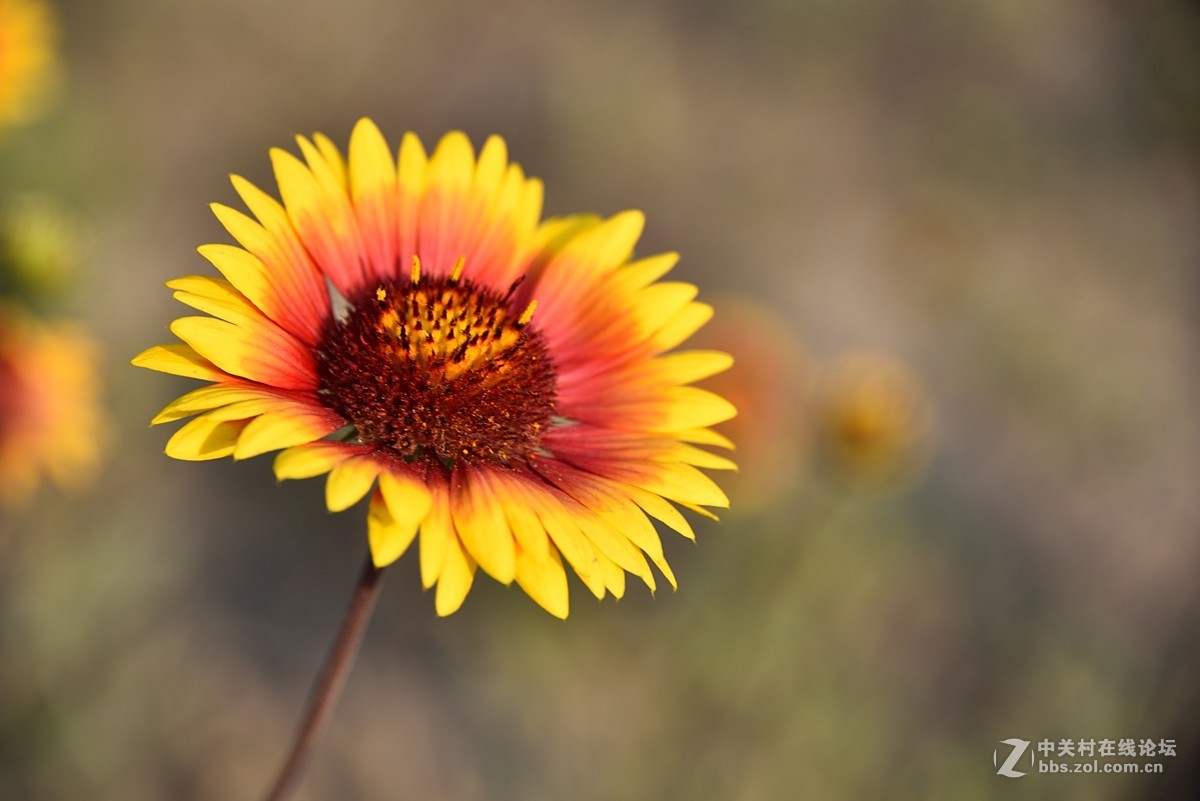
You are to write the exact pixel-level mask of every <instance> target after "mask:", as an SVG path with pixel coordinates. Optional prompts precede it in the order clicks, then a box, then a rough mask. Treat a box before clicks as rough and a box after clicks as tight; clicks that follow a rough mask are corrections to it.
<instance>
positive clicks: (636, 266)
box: [617, 253, 679, 290]
mask: <svg viewBox="0 0 1200 801" xmlns="http://www.w3.org/2000/svg"><path fill="white" fill-rule="evenodd" d="M678 263H679V254H678V253H659V254H657V255H655V256H647V257H646V258H644V259H638V260H637V261H631V262H630V263H629V264H627V265H625V266H624V267H622V268H621V270H620V272H618V273H617V275H618V276H619V277H620V279H621V280H622V281H624V282H625V283H626V286H627V287H628V288H629V289H630V290H634V289H641V288H642V287H645V286H649V285H650V284H652V283H654V282H655V281H657V280H658V279H660V278H662V277H663V276H664V275H666V274H667V273H669V272H670V271H671V268H673V267H674V266H675V265H676V264H678Z"/></svg>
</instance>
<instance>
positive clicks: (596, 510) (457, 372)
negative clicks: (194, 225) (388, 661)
mask: <svg viewBox="0 0 1200 801" xmlns="http://www.w3.org/2000/svg"><path fill="white" fill-rule="evenodd" d="M298 143H299V147H300V150H301V152H302V155H303V159H304V160H303V161H301V160H300V159H298V158H296V157H295V156H293V155H291V154H290V153H287V152H285V151H282V150H273V151H272V152H271V160H272V163H273V165H274V168H275V177H276V180H277V182H278V184H279V191H280V195H281V198H282V203H280V202H277V201H276V200H275V199H274V198H272V197H270V196H269V195H267V194H266V193H264V192H263V191H261V190H259V189H258V188H256V187H255V186H253V185H252V184H250V183H249V182H247V181H245V180H243V179H242V178H239V177H234V178H233V184H234V188H235V189H236V190H237V192H238V194H239V195H240V196H241V198H242V200H243V201H244V202H245V203H246V206H247V207H248V208H249V210H250V212H251V214H252V215H253V216H248V215H246V214H243V213H241V212H239V211H235V210H234V209H232V208H229V207H226V206H222V205H214V206H213V209H214V211H215V213H216V215H217V217H218V218H219V219H220V221H221V222H222V223H223V224H224V225H225V227H226V229H227V230H228V231H229V233H230V234H231V235H232V236H233V237H234V238H235V239H236V240H237V241H238V242H239V243H240V247H238V246H232V245H208V246H205V247H202V248H201V249H200V252H201V254H202V255H204V256H205V257H206V258H207V259H208V260H209V261H211V262H212V263H213V264H214V265H215V266H216V268H217V269H218V270H219V271H220V272H221V273H222V275H223V276H224V278H216V277H210V276H195V277H190V278H181V279H178V280H175V281H171V282H170V283H169V284H168V286H170V287H171V288H173V289H175V290H176V291H175V297H176V298H177V299H179V300H180V301H182V302H183V303H185V304H187V305H189V306H192V307H193V308H196V309H199V310H200V311H202V312H205V313H207V314H208V315H211V316H196V317H184V318H181V319H179V320H176V321H175V322H174V324H172V326H171V330H172V332H173V333H174V334H175V335H176V336H178V337H179V338H180V339H181V340H183V342H182V343H175V344H170V345H162V346H159V347H154V348H151V349H149V350H147V351H145V352H144V353H142V354H141V355H139V356H138V357H137V358H136V359H135V360H134V363H135V364H138V365H140V366H143V367H148V368H150V369H154V370H160V371H162V372H167V373H174V374H178V375H184V376H189V377H193V378H199V379H202V380H205V381H208V382H210V383H209V384H208V385H207V386H205V387H203V388H200V389H197V390H194V391H192V392H189V393H188V394H186V395H184V396H182V397H181V398H179V399H177V400H176V401H174V402H172V403H171V404H169V405H168V406H167V407H166V408H165V409H164V410H163V411H162V412H161V413H160V414H159V415H158V417H156V418H155V422H166V421H170V420H178V419H181V418H185V417H191V416H193V415H196V416H195V417H194V419H192V420H191V421H189V422H188V423H186V424H185V425H184V426H183V427H182V428H180V429H179V431H178V432H176V433H175V435H174V436H173V437H171V439H170V441H169V442H168V444H167V453H168V454H169V455H171V456H174V457H176V458H180V459H214V458H220V457H223V456H232V457H234V458H235V459H240V458H246V457H250V456H255V455H258V454H261V453H265V452H267V451H271V450H276V449H283V450H282V452H281V453H279V455H278V456H277V457H276V459H275V473H276V475H277V476H278V477H279V478H280V479H290V478H307V477H313V476H318V475H322V474H328V477H327V479H326V501H327V505H328V507H329V508H330V509H331V510H333V511H340V510H343V509H346V508H348V507H350V506H351V505H353V504H354V503H356V502H358V501H359V500H360V499H362V498H363V497H365V496H367V495H368V494H369V495H370V505H369V510H368V515H367V529H368V538H369V542H370V547H371V553H372V556H373V559H374V561H375V563H376V565H378V566H384V565H387V564H389V563H391V562H392V561H394V560H395V559H397V558H398V557H399V556H400V555H401V554H403V553H404V552H405V551H406V550H407V549H408V547H409V545H410V544H411V543H412V542H413V541H414V539H416V538H418V536H419V549H420V566H421V577H422V581H423V583H424V585H425V586H426V587H427V588H428V587H432V586H434V585H436V586H437V593H436V607H437V611H438V613H439V614H443V615H446V614H450V613H452V612H454V611H455V610H456V609H458V607H459V606H460V605H461V603H462V602H463V599H464V598H465V597H466V595H467V592H468V591H469V589H470V587H471V584H472V581H473V579H474V576H475V573H476V568H477V567H479V568H482V569H483V570H484V572H486V573H488V574H489V575H491V576H492V577H493V578H494V579H496V580H497V581H500V582H502V583H504V584H509V583H511V582H513V581H514V580H515V581H516V582H517V583H518V584H519V585H520V586H521V587H522V588H524V589H525V591H526V592H528V594H529V595H530V596H531V597H532V598H533V599H534V600H535V601H537V602H538V603H539V604H541V605H542V606H543V607H544V608H545V609H547V610H548V611H549V612H551V613H552V614H555V615H557V616H559V617H565V616H566V614H567V580H566V572H565V570H564V568H563V561H564V560H565V561H566V563H567V564H568V565H569V566H570V567H571V568H572V569H573V570H574V572H575V573H577V574H578V575H579V577H580V578H581V579H582V581H583V583H584V584H585V585H586V586H587V587H588V589H589V590H591V591H592V593H593V594H595V595H596V596H597V597H598V598H600V597H603V596H604V595H605V594H606V592H607V593H612V594H613V595H615V596H617V597H620V596H621V595H622V594H623V593H624V589H625V574H626V572H629V573H633V574H635V575H637V576H638V577H640V578H641V579H642V580H643V581H645V583H646V584H647V585H648V586H649V587H650V588H651V589H654V587H655V578H654V574H653V573H652V572H651V569H650V567H649V563H650V562H652V563H654V564H655V565H656V566H657V567H658V569H659V570H660V571H661V572H662V574H663V575H664V576H665V577H666V578H667V580H668V581H669V582H670V583H671V585H672V586H674V584H675V578H674V576H673V574H672V572H671V569H670V567H669V566H668V565H667V562H666V560H665V559H664V557H663V550H662V544H661V542H660V541H659V537H658V534H657V532H656V530H655V527H654V525H653V523H652V522H651V520H650V518H655V519H658V520H660V521H662V522H664V523H666V524H667V525H668V526H670V527H671V528H673V529H675V530H676V531H679V532H680V533H682V534H684V535H685V536H688V537H691V536H693V535H692V530H691V528H690V526H689V524H688V522H687V520H686V519H684V517H683V516H682V515H681V514H680V512H679V510H678V509H677V508H676V506H675V505H674V504H678V505H679V506H683V507H686V508H689V509H692V510H695V511H698V512H701V513H704V514H709V513H708V512H707V511H706V510H705V509H704V507H725V506H727V505H728V501H727V500H726V498H725V495H724V494H723V493H722V492H721V490H720V489H719V488H718V487H717V486H716V484H714V483H713V482H712V481H711V480H710V479H709V478H708V477H707V476H706V475H705V474H704V473H702V472H701V471H700V470H699V469H697V468H698V467H707V468H717V469H720V468H730V467H732V464H731V463H730V462H729V461H728V460H727V459H725V458H723V457H720V456H717V455H715V454H713V453H710V452H708V451H706V450H704V449H702V448H699V447H696V444H703V445H718V446H727V445H728V442H727V440H725V439H724V438H723V437H720V436H718V435H716V434H714V433H713V432H711V431H710V430H709V428H708V426H710V425H713V424H715V423H718V422H720V421H722V420H725V419H728V418H730V417H732V416H733V415H734V414H735V412H734V409H733V407H732V406H731V405H730V404H729V403H728V402H726V401H725V400H724V399H722V398H720V397H719V396H717V395H714V394H712V393H710V392H707V391H705V390H702V389H699V388H697V387H693V386H689V384H691V383H692V382H694V381H697V380H700V379H702V378H704V377H706V376H709V375H712V374H714V373H717V372H720V371H722V370H724V369H726V368H727V367H728V366H729V365H730V361H731V360H730V359H729V357H728V356H726V355H725V354H722V353H717V352H712V351H684V352H674V353H668V351H672V350H673V349H674V348H675V347H676V346H677V345H679V344H681V343H682V342H683V341H684V340H686V339H687V338H688V337H689V336H690V335H691V334H692V333H693V332H694V331H696V330H697V329H698V328H699V327H700V326H702V325H703V324H704V323H705V322H706V321H707V320H708V318H709V317H710V315H711V312H712V310H711V308H710V307H709V306H707V305H705V304H703V303H699V302H697V301H695V300H694V297H695V295H696V289H695V287H693V286H691V285H689V284H685V283H676V282H660V281H659V280H658V279H659V278H661V277H662V276H663V275H664V274H666V273H667V271H669V270H670V269H671V267H672V266H674V264H675V262H676V259H677V257H676V256H675V255H674V254H665V255H660V256H653V257H650V258H645V259H639V260H636V261H634V260H631V256H632V252H633V247H634V244H635V243H636V241H637V239H638V237H639V236H640V234H641V230H642V224H643V219H642V215H641V214H640V213H638V212H624V213H622V214H618V215H616V216H614V217H612V218H610V219H607V220H604V219H600V218H598V217H595V216H590V215H586V216H574V217H567V218H562V219H551V220H545V221H542V220H541V205H542V185H541V182H540V181H538V180H536V179H530V178H526V176H525V174H524V172H523V171H522V170H521V168H520V167H519V166H517V165H516V164H510V163H509V162H508V157H507V152H506V148H505V144H504V142H503V140H501V139H500V138H498V137H491V138H490V139H488V140H487V142H486V143H485V144H484V146H483V148H482V150H481V151H480V152H479V154H478V157H476V155H475V153H474V151H473V149H472V146H471V144H470V142H469V141H468V139H467V137H466V136H464V135H463V134H461V133H457V132H456V133H450V134H448V135H446V136H445V137H444V138H443V139H442V140H441V142H440V143H439V144H438V146H437V148H436V149H435V150H434V152H433V154H432V156H428V157H427V156H426V153H425V151H424V149H423V148H422V146H421V143H420V141H419V140H418V139H417V137H416V136H414V135H412V134H407V135H405V137H404V139H403V141H402V143H401V146H400V150H399V157H398V159H394V158H393V155H392V150H391V149H390V148H389V146H388V145H387V143H386V142H385V140H384V138H383V136H382V135H381V134H380V132H379V130H378V129H377V128H376V127H375V125H374V124H373V123H372V122H370V121H369V120H362V121H360V122H359V123H358V125H357V126H356V127H355V129H354V132H353V135H352V136H351V139H350V147H349V154H348V158H347V159H343V157H342V154H341V153H339V151H338V150H337V148H336V147H335V146H334V145H333V144H332V143H331V142H330V141H329V140H328V139H327V138H325V137H324V136H321V135H319V134H318V135H316V136H314V137H313V138H312V139H311V140H309V139H305V138H299V139H298ZM327 287H329V288H327ZM672 502H673V503H672ZM647 558H648V559H649V562H648V561H647Z"/></svg>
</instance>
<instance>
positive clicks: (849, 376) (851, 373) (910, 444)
mask: <svg viewBox="0 0 1200 801" xmlns="http://www.w3.org/2000/svg"><path fill="white" fill-rule="evenodd" d="M820 397H821V422H822V429H823V434H824V441H825V445H826V450H827V453H828V456H829V457H830V460H831V461H832V463H833V467H834V468H835V469H836V470H837V473H838V475H839V476H840V477H841V478H843V479H846V480H848V481H851V482H856V483H863V482H865V483H873V482H878V481H886V480H889V479H892V478H896V477H898V476H900V475H902V474H904V473H905V472H906V470H907V469H908V468H909V467H911V466H912V465H913V464H914V462H916V461H917V459H918V456H919V453H918V451H919V446H920V444H921V442H922V440H923V439H924V436H925V432H926V430H927V428H928V424H929V407H928V402H927V401H926V398H925V394H924V392H923V391H922V389H921V385H920V384H919V383H918V381H917V379H916V378H915V377H914V376H913V374H912V373H911V372H910V371H909V370H908V369H907V368H906V367H905V366H904V365H902V364H901V363H899V362H897V361H896V360H895V359H892V358H890V357H888V356H885V355H883V354H878V353H872V352H857V353H848V354H843V355H842V356H839V357H838V358H837V359H835V360H834V362H833V363H832V364H831V365H830V367H829V368H828V374H827V376H826V377H825V378H824V380H823V381H822V387H821V391H820Z"/></svg>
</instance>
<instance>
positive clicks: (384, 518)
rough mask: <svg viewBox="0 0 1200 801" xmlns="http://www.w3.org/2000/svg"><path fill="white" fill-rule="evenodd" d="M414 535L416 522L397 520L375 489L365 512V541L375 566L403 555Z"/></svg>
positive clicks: (415, 533) (384, 565) (384, 564)
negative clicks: (368, 545) (408, 522)
mask: <svg viewBox="0 0 1200 801" xmlns="http://www.w3.org/2000/svg"><path fill="white" fill-rule="evenodd" d="M384 475H387V474H386V473H384ZM416 535H417V526H416V524H415V523H414V524H411V525H409V524H407V523H402V522H401V521H398V520H397V519H396V518H395V517H394V516H393V515H392V513H391V510H390V509H389V508H388V504H387V503H386V502H385V501H384V499H383V494H382V493H381V492H380V491H378V490H376V491H375V493H374V495H372V496H371V507H370V511H369V512H368V513H367V541H368V542H369V543H370V546H371V560H372V561H373V562H374V563H375V567H387V566H388V565H390V564H391V563H392V562H395V561H396V560H397V559H399V558H400V557H401V556H403V555H404V552H405V551H406V550H408V546H409V545H411V544H412V541H413V538H414V537H416Z"/></svg>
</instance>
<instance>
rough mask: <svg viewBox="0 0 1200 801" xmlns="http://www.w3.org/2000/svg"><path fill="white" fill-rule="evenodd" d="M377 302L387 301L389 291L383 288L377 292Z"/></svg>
mask: <svg viewBox="0 0 1200 801" xmlns="http://www.w3.org/2000/svg"><path fill="white" fill-rule="evenodd" d="M375 300H387V290H386V289H384V288H383V287H379V289H376V290H375Z"/></svg>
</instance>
